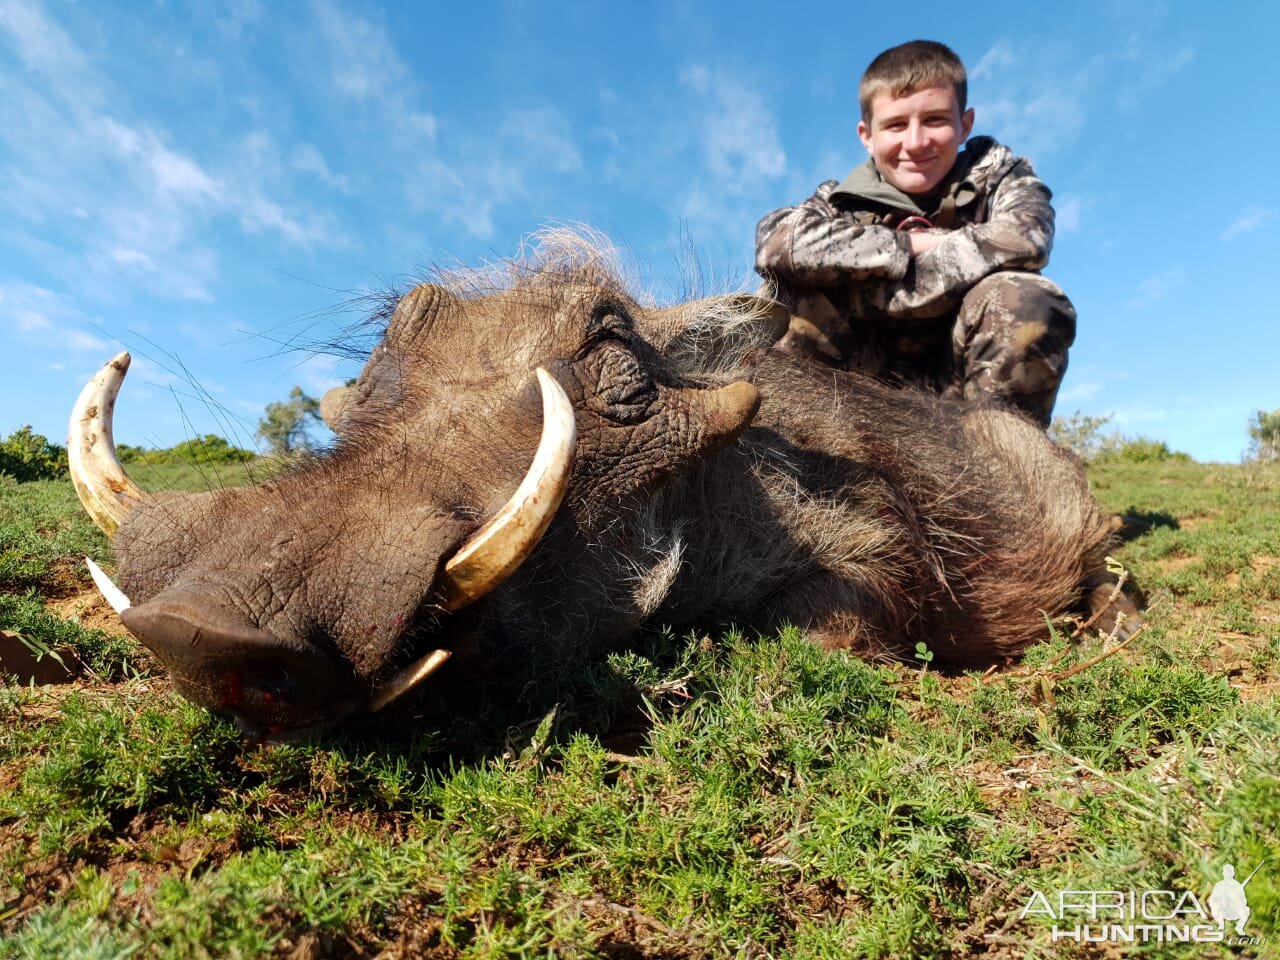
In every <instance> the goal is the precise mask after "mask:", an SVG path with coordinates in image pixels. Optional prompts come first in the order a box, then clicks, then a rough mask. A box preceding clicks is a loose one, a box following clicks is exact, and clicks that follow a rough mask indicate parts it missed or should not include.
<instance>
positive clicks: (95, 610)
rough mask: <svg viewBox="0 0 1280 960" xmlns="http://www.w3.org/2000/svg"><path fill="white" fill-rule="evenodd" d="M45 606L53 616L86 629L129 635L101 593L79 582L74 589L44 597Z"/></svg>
mask: <svg viewBox="0 0 1280 960" xmlns="http://www.w3.org/2000/svg"><path fill="white" fill-rule="evenodd" d="M45 608H46V609H47V610H48V611H49V612H50V613H52V614H53V615H54V616H56V617H59V618H61V619H63V620H70V621H72V622H73V623H78V624H80V626H82V627H84V628H85V629H86V630H101V631H103V632H104V633H110V634H114V635H116V636H121V637H126V636H128V635H129V631H128V630H126V629H125V628H124V624H123V623H121V622H120V615H119V614H118V613H116V612H115V611H114V610H112V609H111V606H110V604H108V603H107V601H106V600H104V599H103V598H102V594H100V593H99V592H98V591H97V590H95V589H94V588H93V587H88V588H86V587H85V586H84V585H83V584H81V583H77V584H76V589H75V590H74V591H69V592H67V593H65V594H62V595H55V596H53V597H51V598H49V599H46V601H45Z"/></svg>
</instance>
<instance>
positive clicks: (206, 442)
mask: <svg viewBox="0 0 1280 960" xmlns="http://www.w3.org/2000/svg"><path fill="white" fill-rule="evenodd" d="M116 455H117V456H118V457H119V458H120V462H121V463H146V464H150V465H152V466H154V465H157V464H162V463H197V464H203V463H247V462H248V461H250V460H253V459H255V458H256V457H257V454H256V453H254V452H253V451H251V450H243V449H241V448H240V447H233V446H232V445H231V444H230V443H228V442H227V441H226V440H225V439H224V438H223V437H219V436H217V435H216V434H212V433H206V434H205V435H204V436H203V437H195V438H193V439H191V440H184V441H182V443H179V444H176V445H174V446H172V447H169V448H167V449H161V450H148V449H146V448H145V447H134V446H130V445H129V444H127V443H121V444H117V445H116Z"/></svg>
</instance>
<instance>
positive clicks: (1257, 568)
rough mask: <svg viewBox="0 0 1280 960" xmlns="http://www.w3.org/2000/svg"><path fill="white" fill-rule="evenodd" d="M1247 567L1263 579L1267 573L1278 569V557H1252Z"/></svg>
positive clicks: (1279, 565)
mask: <svg viewBox="0 0 1280 960" xmlns="http://www.w3.org/2000/svg"><path fill="white" fill-rule="evenodd" d="M1249 566H1250V568H1251V569H1252V570H1253V572H1254V573H1256V574H1257V575H1258V576H1260V577H1265V576H1266V575H1267V573H1268V572H1270V571H1271V570H1274V569H1275V568H1276V567H1280V557H1270V556H1265V555H1264V556H1260V557H1254V558H1253V559H1252V560H1250V561H1249Z"/></svg>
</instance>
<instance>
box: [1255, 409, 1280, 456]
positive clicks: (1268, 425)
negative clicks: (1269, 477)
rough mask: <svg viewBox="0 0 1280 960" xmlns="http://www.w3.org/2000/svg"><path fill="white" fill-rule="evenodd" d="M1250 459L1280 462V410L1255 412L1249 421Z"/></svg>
mask: <svg viewBox="0 0 1280 960" xmlns="http://www.w3.org/2000/svg"><path fill="white" fill-rule="evenodd" d="M1249 459H1250V460H1261V461H1264V462H1269V461H1272V460H1280V410H1272V411H1271V412H1270V413H1267V412H1266V411H1265V410H1255V411H1254V412H1253V416H1252V417H1251V418H1250V420H1249Z"/></svg>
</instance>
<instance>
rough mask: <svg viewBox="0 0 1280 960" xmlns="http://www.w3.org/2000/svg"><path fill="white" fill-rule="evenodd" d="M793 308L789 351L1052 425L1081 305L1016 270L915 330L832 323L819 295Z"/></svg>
mask: <svg viewBox="0 0 1280 960" xmlns="http://www.w3.org/2000/svg"><path fill="white" fill-rule="evenodd" d="M792 310H794V314H795V316H794V319H792V329H791V332H790V333H788V334H787V338H785V340H783V342H782V343H781V344H780V346H781V348H782V352H786V353H792V355H795V356H812V357H815V358H820V360H826V361H827V362H835V364H837V365H841V366H845V367H847V369H851V370H860V371H863V372H865V374H870V375H872V376H878V378H882V379H884V380H888V381H891V383H910V384H915V385H918V387H924V388H925V389H931V390H934V392H936V393H941V394H942V396H943V397H951V398H955V399H977V398H979V397H998V398H1000V399H1002V401H1004V402H1005V403H1007V404H1010V406H1012V407H1014V408H1016V410H1020V411H1023V412H1024V413H1027V415H1028V416H1029V417H1030V419H1032V420H1034V421H1036V422H1038V424H1039V425H1041V426H1044V428H1047V426H1048V424H1050V419H1051V416H1052V413H1053V401H1055V399H1057V388H1059V384H1060V383H1061V381H1062V374H1064V372H1066V349H1068V347H1070V346H1071V342H1073V340H1074V339H1075V307H1073V306H1071V302H1070V301H1069V300H1068V298H1066V294H1065V293H1062V291H1061V289H1060V288H1059V287H1057V284H1055V283H1052V282H1051V280H1046V279H1044V278H1043V276H1041V275H1039V274H1032V273H1020V271H1012V270H1009V271H1004V273H996V274H992V275H991V276H987V278H986V279H983V280H979V282H978V283H977V284H974V287H973V289H970V291H969V293H968V294H965V298H964V300H963V301H961V303H960V307H959V308H957V310H956V311H955V312H952V314H950V315H943V316H940V317H933V319H931V320H920V321H915V323H910V321H901V320H884V321H879V323H877V321H859V320H854V321H852V323H851V324H850V323H844V321H840V323H833V317H835V316H836V314H837V311H835V310H833V307H832V306H831V305H829V302H828V301H827V300H824V298H820V297H803V298H800V300H797V301H796V302H795V303H794V307H792ZM823 311H826V314H824V312H823ZM805 321H808V324H809V325H805ZM805 332H808V333H805ZM837 357H838V358H837Z"/></svg>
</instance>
